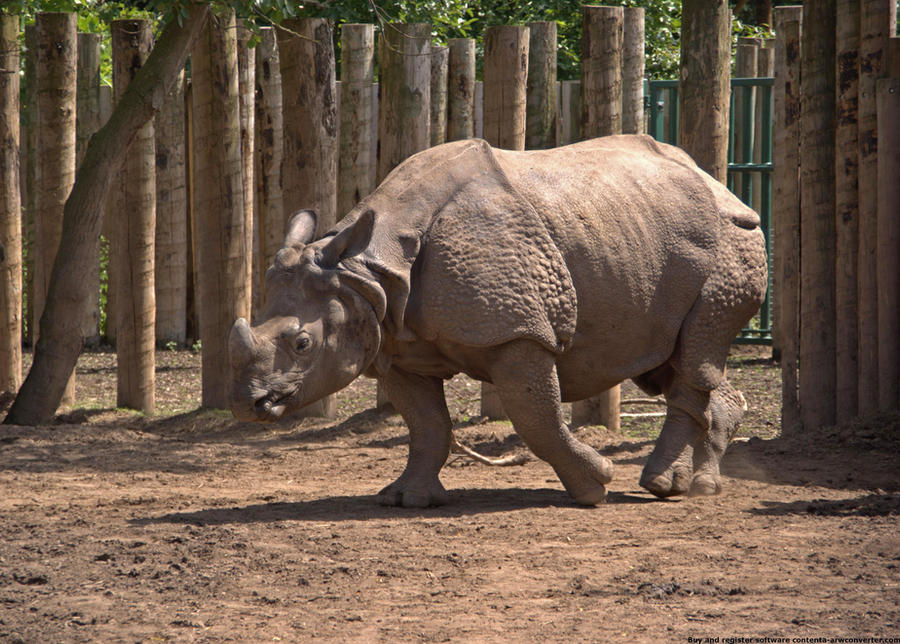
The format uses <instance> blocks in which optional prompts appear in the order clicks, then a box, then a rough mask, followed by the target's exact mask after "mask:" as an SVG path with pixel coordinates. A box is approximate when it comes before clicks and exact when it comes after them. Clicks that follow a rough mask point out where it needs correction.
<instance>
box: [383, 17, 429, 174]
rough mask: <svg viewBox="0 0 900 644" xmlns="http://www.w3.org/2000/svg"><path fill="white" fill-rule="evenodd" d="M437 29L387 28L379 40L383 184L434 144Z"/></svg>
mask: <svg viewBox="0 0 900 644" xmlns="http://www.w3.org/2000/svg"><path fill="white" fill-rule="evenodd" d="M430 51H431V25H427V24H424V23H414V24H398V23H389V24H387V25H385V27H384V32H383V33H382V34H381V37H380V39H379V48H378V54H379V68H380V74H381V77H380V80H381V83H380V88H381V92H380V100H379V108H378V139H379V144H378V145H379V149H378V173H377V182H378V183H381V182H382V181H383V180H384V178H385V177H386V176H387V175H388V174H389V173H390V171H391V170H393V169H394V168H395V167H397V165H399V164H400V162H402V161H404V160H405V159H406V158H407V157H410V156H412V155H413V154H415V153H416V152H420V151H421V150H424V149H426V148H427V147H428V146H429V144H430V143H431V132H430V128H431V114H430V103H431V87H430V86H431V57H430V56H429V55H428V54H429V52H430Z"/></svg>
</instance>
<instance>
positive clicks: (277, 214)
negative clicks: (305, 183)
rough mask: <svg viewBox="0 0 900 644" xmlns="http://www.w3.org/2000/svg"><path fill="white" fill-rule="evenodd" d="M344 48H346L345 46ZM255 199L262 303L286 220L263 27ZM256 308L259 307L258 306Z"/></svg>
mask: <svg viewBox="0 0 900 644" xmlns="http://www.w3.org/2000/svg"><path fill="white" fill-rule="evenodd" d="M344 51H345V52H346V50H344ZM254 126H255V128H256V134H255V136H254V138H253V143H254V145H255V146H256V155H255V158H256V172H255V173H254V176H255V179H256V202H255V204H254V219H255V230H256V234H257V237H258V242H257V243H258V246H259V254H258V259H257V260H256V265H255V269H254V270H255V275H256V277H255V278H254V282H255V283H256V284H258V285H259V288H258V289H257V290H255V291H254V293H257V292H258V293H259V294H260V298H259V301H258V302H256V303H255V306H257V307H260V308H261V307H262V306H263V305H265V293H264V292H263V288H262V287H263V286H264V284H265V276H266V270H267V269H268V267H269V266H271V265H272V263H273V262H274V261H275V253H277V252H278V250H279V249H280V248H281V244H282V243H283V242H284V234H285V229H286V224H287V222H286V221H285V219H284V217H285V212H284V199H283V196H282V191H283V185H282V172H283V169H282V160H283V157H284V121H283V115H282V96H281V62H280V57H279V53H278V45H277V43H276V41H275V30H274V29H273V28H272V27H264V28H263V29H261V30H260V41H259V44H258V45H256V118H255V120H254ZM257 310H259V308H257Z"/></svg>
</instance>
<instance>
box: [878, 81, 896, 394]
mask: <svg viewBox="0 0 900 644" xmlns="http://www.w3.org/2000/svg"><path fill="white" fill-rule="evenodd" d="M875 90H876V98H877V112H878V244H877V253H878V257H877V258H878V277H877V279H878V407H879V409H880V410H881V411H883V412H884V411H895V410H896V409H897V408H898V407H900V181H898V179H900V78H898V77H895V78H888V79H881V80H879V81H878V82H877V83H876V86H875Z"/></svg>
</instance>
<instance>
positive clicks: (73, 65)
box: [34, 13, 80, 404]
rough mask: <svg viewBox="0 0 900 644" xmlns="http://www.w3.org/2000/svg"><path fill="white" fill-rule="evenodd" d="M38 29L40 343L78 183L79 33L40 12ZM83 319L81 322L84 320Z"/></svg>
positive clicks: (68, 18) (66, 399) (68, 19)
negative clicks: (65, 224)
mask: <svg viewBox="0 0 900 644" xmlns="http://www.w3.org/2000/svg"><path fill="white" fill-rule="evenodd" d="M35 25H36V27H37V38H36V39H37V60H36V63H35V65H36V67H35V70H36V74H35V75H36V83H37V92H36V93H37V120H36V122H35V131H36V133H37V138H36V141H35V145H36V149H35V184H34V185H35V213H34V215H35V216H34V228H35V235H34V237H35V251H36V258H35V266H34V273H35V274H34V319H35V321H36V322H37V333H36V334H35V336H34V337H35V340H37V339H38V336H39V335H40V327H41V323H42V322H41V317H42V315H43V313H44V305H45V302H46V297H47V290H48V288H49V286H50V273H51V271H52V270H53V262H54V260H55V258H56V251H57V249H58V248H59V244H60V240H61V238H62V222H63V209H64V208H65V205H66V199H67V198H68V196H69V193H70V192H71V191H72V186H73V185H74V184H75V133H76V128H75V114H76V82H77V80H76V79H77V58H78V57H77V51H76V50H77V42H78V39H77V38H78V37H77V31H76V16H75V14H74V13H39V14H37V17H36V20H35ZM79 319H80V318H79ZM74 397H75V373H74V370H73V372H72V377H70V378H69V381H68V384H67V385H66V392H65V394H64V395H63V399H62V402H63V404H67V403H71V402H73V401H74Z"/></svg>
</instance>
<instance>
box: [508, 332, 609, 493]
mask: <svg viewBox="0 0 900 644" xmlns="http://www.w3.org/2000/svg"><path fill="white" fill-rule="evenodd" d="M496 352H497V357H496V359H495V360H494V361H493V364H492V366H491V379H492V381H493V383H494V385H495V386H496V388H497V392H498V394H499V396H500V400H501V401H502V402H503V409H504V411H506V414H507V415H508V416H509V419H510V420H511V421H512V424H513V427H514V428H515V430H516V432H517V433H518V434H519V436H521V437H522V440H524V441H525V443H526V444H527V445H528V447H529V448H530V449H531V451H532V452H534V454H535V456H537V457H538V458H540V459H542V460H544V461H546V462H548V463H549V464H550V465H551V466H552V467H553V469H554V470H555V471H556V474H557V476H559V479H560V481H562V484H563V486H565V488H566V491H567V492H568V493H569V495H570V496H571V497H572V498H573V499H574V500H575V502H576V503H578V504H580V505H597V504H598V503H603V502H604V501H605V499H606V487H605V484H606V483H609V482H610V481H611V480H612V463H611V462H610V461H609V459H607V458H604V457H603V456H601V455H600V454H598V453H597V452H596V451H595V450H594V449H593V448H591V447H589V446H587V445H585V444H584V443H581V442H579V441H578V440H576V439H575V437H574V436H572V434H571V432H569V429H568V427H566V424H565V423H564V422H563V418H562V410H561V406H560V392H559V379H558V377H557V374H556V359H555V356H554V355H553V354H552V353H550V352H549V351H547V350H546V349H544V348H543V347H541V346H540V345H538V344H537V343H535V342H531V341H528V340H518V341H515V342H510V343H509V344H506V345H503V346H502V347H498V348H497V350H496Z"/></svg>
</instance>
